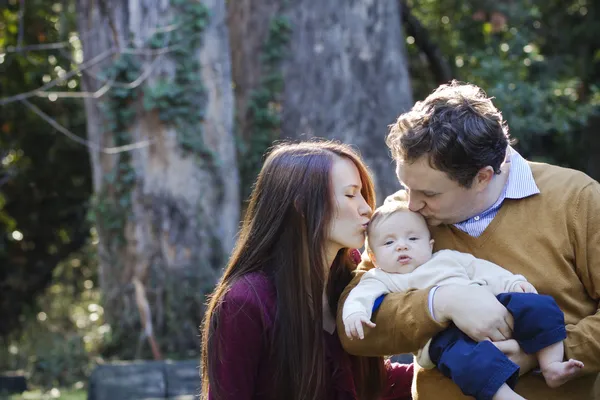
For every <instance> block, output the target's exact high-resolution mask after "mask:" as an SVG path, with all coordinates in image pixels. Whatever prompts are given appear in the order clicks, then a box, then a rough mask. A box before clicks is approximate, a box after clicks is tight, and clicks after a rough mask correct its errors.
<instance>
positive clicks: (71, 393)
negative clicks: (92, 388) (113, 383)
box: [9, 388, 87, 400]
mask: <svg viewBox="0 0 600 400" xmlns="http://www.w3.org/2000/svg"><path fill="white" fill-rule="evenodd" d="M56 398H59V399H60V400H85V399H87V391H86V390H83V389H64V388H52V389H50V390H48V391H46V392H44V391H41V390H32V391H27V392H25V393H23V395H13V396H10V398H9V400H53V399H56Z"/></svg>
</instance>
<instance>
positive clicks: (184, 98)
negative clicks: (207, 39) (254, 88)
mask: <svg viewBox="0 0 600 400" xmlns="http://www.w3.org/2000/svg"><path fill="white" fill-rule="evenodd" d="M173 5H174V6H175V8H176V10H177V11H176V13H177V16H176V17H175V18H174V20H173V22H172V25H174V26H177V29H175V30H173V31H172V32H168V33H157V34H155V35H154V36H153V37H152V38H151V39H150V45H151V46H152V47H155V48H160V47H165V44H169V45H171V46H174V51H173V52H171V53H170V57H169V59H170V61H171V62H172V63H173V65H174V66H175V76H174V78H172V79H169V80H161V81H158V82H157V83H155V84H154V86H147V87H146V88H145V90H144V108H145V109H146V110H156V111H157V112H158V116H159V118H160V120H161V121H163V122H164V123H170V124H173V125H174V126H175V128H176V131H177V137H178V140H179V144H180V145H181V147H182V148H183V149H184V150H187V151H190V152H192V153H194V154H197V155H198V156H200V157H202V158H206V159H208V160H213V159H214V157H215V155H214V154H213V153H212V152H211V151H209V150H208V149H207V147H206V146H205V145H204V142H203V140H202V132H201V130H200V127H201V124H202V121H203V120H204V110H205V109H206V102H207V98H206V93H205V89H204V86H203V85H202V80H201V75H200V70H201V66H200V63H199V62H198V54H197V53H198V49H199V48H200V45H201V44H202V33H203V32H204V29H205V28H206V26H207V25H208V20H209V14H208V9H207V8H206V6H204V5H203V4H201V3H199V2H195V1H190V0H176V1H174V2H173ZM169 37H170V39H169Z"/></svg>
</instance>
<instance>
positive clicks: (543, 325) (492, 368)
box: [429, 293, 567, 400]
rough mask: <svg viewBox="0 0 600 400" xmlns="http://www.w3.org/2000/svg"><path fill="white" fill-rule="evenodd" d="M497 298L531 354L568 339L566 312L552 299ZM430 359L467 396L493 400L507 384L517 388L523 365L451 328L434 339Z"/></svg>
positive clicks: (532, 296)
mask: <svg viewBox="0 0 600 400" xmlns="http://www.w3.org/2000/svg"><path fill="white" fill-rule="evenodd" d="M497 299H498V300H499V301H500V303H502V304H503V305H504V306H505V307H506V308H507V310H508V311H510V313H511V314H512V315H513V318H514V322H515V323H514V330H513V339H515V340H516V341H517V342H518V343H519V345H520V346H521V348H522V349H523V351H525V352H526V353H527V354H533V353H537V352H538V351H540V350H541V349H543V348H545V347H548V346H550V345H551V344H554V343H557V342H560V341H562V340H564V339H565V338H566V337H567V331H566V329H565V319H564V315H563V313H562V311H561V310H560V308H558V306H557V305H556V302H555V301H554V299H553V298H552V297H550V296H545V295H539V294H533V293H501V294H499V295H498V296H497ZM429 357H430V358H431V360H432V361H433V362H434V364H436V365H437V368H438V369H439V370H440V372H441V373H442V374H444V375H445V376H447V377H448V378H450V379H452V380H453V381H454V383H456V384H457V385H458V387H459V388H460V389H461V390H462V391H463V393H464V394H466V395H467V396H473V397H475V398H476V399H477V400H488V399H491V398H492V397H493V396H494V394H496V392H497V391H498V389H500V386H502V385H503V384H505V383H506V384H508V385H509V386H510V387H511V388H513V389H514V387H515V385H516V383H517V378H518V377H519V366H518V365H517V364H515V363H513V362H512V361H510V360H509V359H508V357H506V356H505V355H504V354H503V353H502V352H501V351H500V350H498V348H496V346H494V345H493V344H492V342H489V341H483V342H479V343H477V342H475V341H473V340H472V339H471V338H470V337H468V336H467V335H465V334H464V333H462V332H461V331H460V330H459V329H458V328H457V327H456V326H454V325H451V326H450V327H448V328H447V329H446V330H444V331H442V332H440V333H439V334H437V335H436V336H434V338H433V339H432V340H431V344H430V347H429Z"/></svg>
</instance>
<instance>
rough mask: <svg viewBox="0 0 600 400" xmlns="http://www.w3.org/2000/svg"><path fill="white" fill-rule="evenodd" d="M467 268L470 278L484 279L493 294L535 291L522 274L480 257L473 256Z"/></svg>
mask: <svg viewBox="0 0 600 400" xmlns="http://www.w3.org/2000/svg"><path fill="white" fill-rule="evenodd" d="M467 270H468V271H469V270H470V273H469V275H470V277H471V279H473V280H481V281H484V282H485V283H486V284H487V285H488V287H489V288H490V290H491V291H492V293H494V294H495V295H499V294H500V293H506V292H524V293H534V292H535V288H534V287H533V285H531V284H530V283H529V282H527V279H525V277H524V276H523V275H516V274H513V273H512V272H510V271H508V270H506V269H504V268H502V267H500V266H499V265H497V264H494V263H492V262H489V261H486V260H483V259H481V258H475V257H473V259H472V262H471V265H470V266H469V268H467ZM532 289H533V291H532ZM535 293H537V292H535Z"/></svg>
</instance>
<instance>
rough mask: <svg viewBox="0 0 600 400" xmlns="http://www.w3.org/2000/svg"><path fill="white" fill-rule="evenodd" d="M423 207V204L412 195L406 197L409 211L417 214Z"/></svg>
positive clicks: (418, 198) (417, 197)
mask: <svg viewBox="0 0 600 400" xmlns="http://www.w3.org/2000/svg"><path fill="white" fill-rule="evenodd" d="M423 207H425V202H424V201H423V200H422V199H421V198H420V197H419V196H416V195H415V194H414V193H410V194H409V195H408V209H409V210H410V211H414V212H418V211H421V210H422V209H423Z"/></svg>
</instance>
